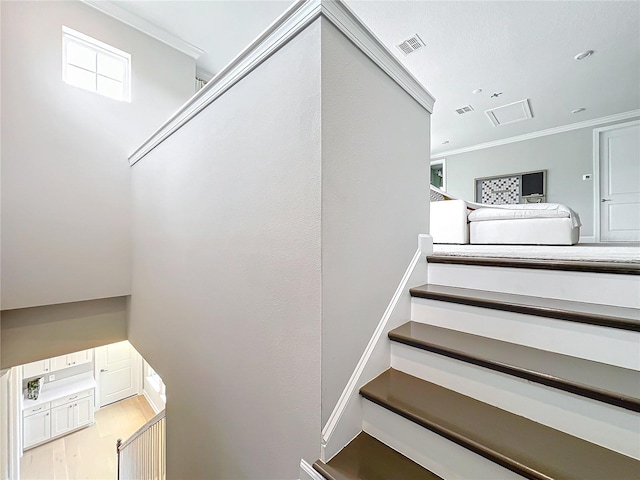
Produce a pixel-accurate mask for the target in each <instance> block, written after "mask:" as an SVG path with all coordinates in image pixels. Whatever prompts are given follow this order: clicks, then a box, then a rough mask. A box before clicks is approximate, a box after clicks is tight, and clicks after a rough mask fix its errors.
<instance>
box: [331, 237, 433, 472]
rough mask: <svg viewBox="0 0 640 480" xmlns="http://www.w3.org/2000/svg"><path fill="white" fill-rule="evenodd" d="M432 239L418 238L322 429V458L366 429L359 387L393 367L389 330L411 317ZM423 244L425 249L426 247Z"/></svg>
mask: <svg viewBox="0 0 640 480" xmlns="http://www.w3.org/2000/svg"><path fill="white" fill-rule="evenodd" d="M430 239H431V237H429V236H428V235H424V236H422V235H421V236H420V238H419V239H418V249H417V250H416V253H415V255H414V256H413V259H412V260H411V263H410V264H409V266H408V267H407V270H406V271H405V273H404V276H403V277H402V280H401V281H400V284H399V285H398V288H397V289H396V292H395V294H394V295H393V297H392V299H391V301H390V302H389V305H388V306H387V309H386V310H385V312H384V314H383V315H382V318H381V319H380V322H379V323H378V326H377V327H376V330H375V331H374V333H373V335H372V337H371V339H370V340H369V343H368V345H367V348H366V349H365V351H364V352H363V354H362V356H361V357H360V361H359V362H358V365H357V366H356V369H355V370H354V372H353V374H352V375H351V378H350V379H349V382H348V383H347V386H346V387H345V389H344V391H343V392H342V395H341V396H340V399H339V400H338V403H337V405H336V407H335V408H334V410H333V412H332V413H331V416H330V417H329V420H328V421H327V424H326V425H325V426H324V429H323V430H322V451H321V456H320V458H321V459H322V460H323V461H325V462H326V461H328V460H330V459H331V458H332V457H333V456H334V455H336V454H337V453H338V452H339V451H340V450H342V448H343V447H344V446H345V445H347V443H349V442H350V441H351V440H352V439H353V438H355V436H356V435H358V433H360V431H361V430H362V402H361V398H360V394H359V388H360V387H361V386H362V385H364V384H365V383H367V382H368V381H370V380H372V379H373V378H375V377H376V376H377V375H379V374H380V373H382V372H383V371H385V370H386V369H387V368H389V365H390V345H389V340H388V338H387V333H388V332H389V330H391V329H393V328H396V327H398V326H400V325H402V324H403V323H404V322H406V321H407V320H408V319H409V318H410V314H411V296H410V295H409V287H412V286H415V285H421V284H423V283H425V281H426V278H427V262H426V254H427V253H428V251H429V248H430ZM423 248H424V250H425V251H423V250H422V249H423Z"/></svg>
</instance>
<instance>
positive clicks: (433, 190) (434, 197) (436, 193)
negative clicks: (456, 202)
mask: <svg viewBox="0 0 640 480" xmlns="http://www.w3.org/2000/svg"><path fill="white" fill-rule="evenodd" d="M429 196H430V197H431V201H432V202H441V201H443V200H451V197H448V196H447V195H446V194H445V193H444V192H443V191H442V190H440V189H439V188H437V187H435V186H433V185H430V190H429Z"/></svg>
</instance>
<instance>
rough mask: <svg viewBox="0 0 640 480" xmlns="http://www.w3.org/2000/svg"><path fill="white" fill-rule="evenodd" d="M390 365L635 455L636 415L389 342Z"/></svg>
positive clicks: (639, 428) (639, 446)
mask: <svg viewBox="0 0 640 480" xmlns="http://www.w3.org/2000/svg"><path fill="white" fill-rule="evenodd" d="M391 366H392V367H393V368H395V369H396V370H401V371H403V372H406V373H408V374H409V375H413V376H414V377H418V378H421V379H423V380H426V381H428V382H432V383H435V384H437V385H441V386H443V387H445V388H448V389H450V390H454V391H456V392H459V393H462V394H463V395H466V396H468V397H472V398H475V399H477V400H480V401H481V402H484V403H488V404H490V405H494V406H496V407H498V408H501V409H503V410H507V411H509V412H512V413H515V414H516V415H520V416H522V417H526V418H529V419H531V420H533V421H535V422H538V423H542V424H544V425H547V426H549V427H552V428H555V429H556V430H561V431H563V432H565V433H568V434H570V435H573V436H576V437H580V438H582V439H584V440H587V441H589V442H591V443H596V444H598V445H601V446H603V447H606V448H609V449H611V450H615V451H617V452H619V453H622V454H623V455H628V456H630V457H634V458H640V442H638V432H640V414H638V413H636V412H632V411H629V410H626V409H623V408H619V407H615V406H613V405H609V404H606V403H603V402H599V401H597V400H592V399H589V398H584V397H580V396H578V395H574V394H571V393H569V392H565V391H562V390H558V389H555V388H552V387H548V386H545V385H541V384H538V383H534V382H530V381H527V380H524V379H521V378H517V377H513V376H511V375H507V374H504V373H500V372H496V371H494V370H490V369H487V368H483V367H479V366H477V365H472V364H468V363H465V362H462V361H459V360H455V359H452V358H448V357H445V356H442V355H438V354H436V353H433V352H428V351H425V350H420V349H417V348H414V347H410V346H408V345H403V344H400V343H397V342H392V347H391Z"/></svg>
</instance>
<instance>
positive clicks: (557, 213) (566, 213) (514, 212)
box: [468, 203, 581, 227]
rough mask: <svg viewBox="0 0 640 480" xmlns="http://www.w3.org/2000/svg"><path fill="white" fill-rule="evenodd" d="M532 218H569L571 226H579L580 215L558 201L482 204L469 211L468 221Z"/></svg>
mask: <svg viewBox="0 0 640 480" xmlns="http://www.w3.org/2000/svg"><path fill="white" fill-rule="evenodd" d="M533 218H570V219H571V223H572V226H573V227H579V226H581V224H580V217H579V216H578V214H577V213H576V212H574V211H573V210H571V209H570V208H569V207H567V206H566V205H561V204H559V203H531V204H528V203H527V204H517V205H495V206H494V205H492V206H488V205H485V206H482V208H477V209H476V210H473V211H472V212H471V213H469V216H468V220H469V222H485V221H489V220H516V219H523V220H526V219H533Z"/></svg>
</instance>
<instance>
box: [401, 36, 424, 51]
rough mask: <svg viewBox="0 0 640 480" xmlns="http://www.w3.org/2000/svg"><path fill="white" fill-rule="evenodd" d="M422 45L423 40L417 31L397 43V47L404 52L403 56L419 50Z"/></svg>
mask: <svg viewBox="0 0 640 480" xmlns="http://www.w3.org/2000/svg"><path fill="white" fill-rule="evenodd" d="M422 47H424V42H423V41H422V39H421V38H420V37H419V36H418V34H417V33H416V34H415V35H414V36H413V37H410V38H407V39H406V40H405V41H404V42H402V43H401V44H400V45H398V48H399V49H400V50H401V51H402V53H404V54H405V56H406V55H409V54H410V53H413V52H415V51H416V50H420V49H421V48H422Z"/></svg>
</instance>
